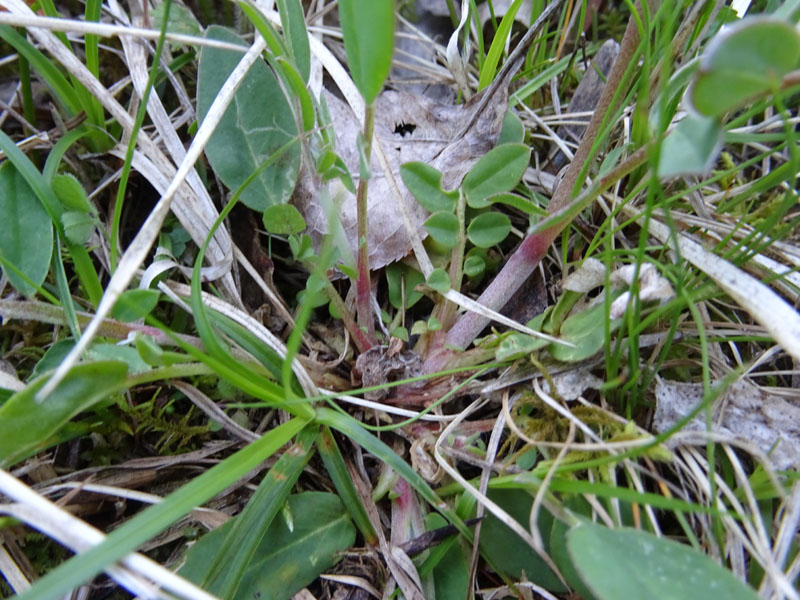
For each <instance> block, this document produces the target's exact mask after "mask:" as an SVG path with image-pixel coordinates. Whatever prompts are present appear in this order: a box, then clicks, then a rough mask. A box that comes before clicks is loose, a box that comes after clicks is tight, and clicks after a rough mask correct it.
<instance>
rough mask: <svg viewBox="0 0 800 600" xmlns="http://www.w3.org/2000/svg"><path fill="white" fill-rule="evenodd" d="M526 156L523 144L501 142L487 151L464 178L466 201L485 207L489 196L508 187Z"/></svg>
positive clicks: (528, 153)
mask: <svg viewBox="0 0 800 600" xmlns="http://www.w3.org/2000/svg"><path fill="white" fill-rule="evenodd" d="M530 156H531V151H530V148H528V147H527V146H526V145H524V144H503V145H502V146H497V147H496V148H493V149H492V150H490V151H489V152H487V153H486V155H484V156H483V157H482V158H481V159H480V160H479V161H478V162H477V163H476V164H475V166H474V167H472V168H471V169H470V171H469V173H467V176H466V177H464V183H463V189H464V193H465V194H466V196H467V204H469V205H470V206H471V207H472V208H484V207H486V206H489V202H488V201H487V199H488V198H489V196H494V195H495V194H499V193H501V192H508V191H509V190H512V189H513V188H514V187H515V186H516V185H517V183H519V180H520V179H521V178H522V175H523V174H524V173H525V169H527V168H528V163H529V161H530Z"/></svg>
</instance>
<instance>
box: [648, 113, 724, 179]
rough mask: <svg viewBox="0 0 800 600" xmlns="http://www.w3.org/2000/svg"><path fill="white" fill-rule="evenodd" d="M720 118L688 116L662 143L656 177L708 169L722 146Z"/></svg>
mask: <svg viewBox="0 0 800 600" xmlns="http://www.w3.org/2000/svg"><path fill="white" fill-rule="evenodd" d="M722 134H723V129H722V125H721V124H720V122H719V119H716V118H714V117H704V116H703V115H688V116H687V117H686V118H684V119H683V120H682V121H681V122H680V123H678V125H677V127H675V129H674V130H673V131H672V133H670V134H669V135H668V136H667V137H666V138H665V139H664V143H663V144H662V145H661V154H660V155H659V158H658V176H659V177H664V178H666V177H674V176H676V175H703V174H706V173H708V172H709V171H710V170H711V167H712V166H713V165H714V161H715V160H716V159H717V156H718V155H719V151H720V148H721V147H722Z"/></svg>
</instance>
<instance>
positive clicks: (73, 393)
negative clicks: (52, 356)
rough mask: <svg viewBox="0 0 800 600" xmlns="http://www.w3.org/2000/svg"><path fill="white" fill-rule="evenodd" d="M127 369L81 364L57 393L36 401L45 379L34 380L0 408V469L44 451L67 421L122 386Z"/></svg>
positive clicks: (117, 364) (118, 365)
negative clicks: (51, 438) (41, 450)
mask: <svg viewBox="0 0 800 600" xmlns="http://www.w3.org/2000/svg"><path fill="white" fill-rule="evenodd" d="M127 372H128V367H127V366H126V365H125V364H124V363H121V362H116V361H102V362H94V363H88V364H81V365H78V366H76V367H74V368H73V369H72V370H71V371H70V372H69V373H67V375H66V377H65V378H64V380H63V381H62V382H61V383H60V384H59V386H58V387H57V388H56V390H55V391H54V392H53V393H52V394H50V395H49V396H48V397H47V398H45V399H44V402H42V403H41V404H40V403H38V402H36V399H35V395H36V392H38V391H39V389H40V388H41V387H42V386H43V385H44V383H45V381H47V379H48V376H42V377H39V378H37V379H36V380H35V381H34V382H33V383H31V384H30V385H28V386H27V387H26V388H25V389H24V390H22V391H20V392H17V393H16V394H14V395H13V396H11V398H9V399H8V401H6V403H5V404H3V406H2V407H0V467H2V468H8V467H9V466H10V465H13V464H15V463H16V462H18V461H19V460H22V459H23V458H25V457H27V456H30V455H31V454H33V453H34V452H36V451H37V450H39V449H40V448H43V447H44V446H45V445H46V443H47V440H48V439H49V438H50V437H51V436H52V435H53V434H55V433H56V432H57V431H58V430H59V429H60V428H61V427H62V426H63V425H64V424H65V423H66V422H67V421H69V420H70V419H71V418H72V417H74V416H75V415H77V414H78V413H80V412H82V411H84V410H86V409H88V408H90V407H91V406H92V405H93V404H95V403H96V402H99V401H100V400H102V399H103V398H105V397H106V396H108V395H109V394H111V393H113V392H115V391H116V390H118V389H120V388H121V387H122V386H123V385H124V381H125V375H126V373H127Z"/></svg>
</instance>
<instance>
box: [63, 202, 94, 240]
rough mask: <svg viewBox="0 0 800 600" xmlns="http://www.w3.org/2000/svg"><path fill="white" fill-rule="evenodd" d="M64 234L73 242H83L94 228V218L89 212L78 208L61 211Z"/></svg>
mask: <svg viewBox="0 0 800 600" xmlns="http://www.w3.org/2000/svg"><path fill="white" fill-rule="evenodd" d="M61 225H62V226H63V227H64V235H65V236H67V240H69V241H70V242H71V243H73V244H85V243H86V242H87V241H89V237H90V236H91V235H92V231H93V230H94V225H95V220H94V217H92V216H91V215H90V214H88V213H85V212H83V211H78V210H70V211H67V212H63V213H61Z"/></svg>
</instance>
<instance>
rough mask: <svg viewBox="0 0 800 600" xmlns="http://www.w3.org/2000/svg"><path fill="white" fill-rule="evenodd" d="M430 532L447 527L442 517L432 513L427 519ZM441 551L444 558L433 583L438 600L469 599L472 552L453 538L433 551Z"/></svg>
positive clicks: (434, 573) (436, 569)
mask: <svg viewBox="0 0 800 600" xmlns="http://www.w3.org/2000/svg"><path fill="white" fill-rule="evenodd" d="M425 524H426V526H427V527H426V528H427V530H428V531H432V530H434V529H439V528H441V527H446V526H447V521H445V520H444V518H443V517H442V516H441V515H438V514H436V513H431V514H429V515H428V516H427V517H426V518H425ZM437 551H440V552H441V553H442V557H441V558H440V559H439V562H437V563H436V566H435V567H434V568H433V582H434V588H435V590H436V600H463V598H468V597H469V581H470V579H469V559H470V552H469V551H468V550H467V549H466V548H465V547H464V544H463V542H462V540H460V539H459V538H456V537H451V538H449V539H447V540H445V541H443V542H441V543H440V544H439V546H437V547H435V548H434V549H432V551H431V552H432V553H433V552H437Z"/></svg>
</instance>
